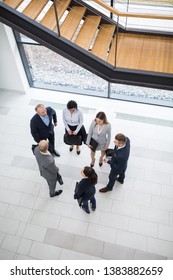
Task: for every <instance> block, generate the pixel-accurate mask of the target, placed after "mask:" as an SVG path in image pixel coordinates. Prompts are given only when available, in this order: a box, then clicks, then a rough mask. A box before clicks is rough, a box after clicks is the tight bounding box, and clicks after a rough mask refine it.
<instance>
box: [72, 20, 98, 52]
mask: <svg viewBox="0 0 173 280" xmlns="http://www.w3.org/2000/svg"><path fill="white" fill-rule="evenodd" d="M100 20H101V17H100V16H93V15H88V16H86V18H85V21H84V23H83V25H82V27H81V29H80V31H79V33H78V36H77V38H76V40H75V42H74V43H75V44H76V45H78V46H80V47H82V48H83V49H85V50H89V47H90V45H91V43H92V40H93V38H94V36H95V34H96V31H97V28H98V26H99V23H100Z"/></svg>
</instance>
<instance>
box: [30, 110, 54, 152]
mask: <svg viewBox="0 0 173 280" xmlns="http://www.w3.org/2000/svg"><path fill="white" fill-rule="evenodd" d="M46 110H47V115H48V117H49V120H50V122H49V125H48V126H47V125H46V124H45V123H44V122H43V120H42V119H41V117H40V116H39V114H35V115H34V116H33V117H32V119H31V122H30V128H31V134H32V136H33V138H34V140H35V142H37V143H39V142H40V141H41V140H47V139H48V140H49V146H50V147H49V150H50V152H52V151H54V150H55V134H54V125H53V123H54V124H55V123H57V116H56V112H55V110H54V109H52V108H51V107H47V108H46Z"/></svg>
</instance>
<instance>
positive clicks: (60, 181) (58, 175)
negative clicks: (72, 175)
mask: <svg viewBox="0 0 173 280" xmlns="http://www.w3.org/2000/svg"><path fill="white" fill-rule="evenodd" d="M57 181H58V183H59V184H60V185H63V184H64V182H63V180H62V177H61V175H60V174H59V173H58V174H57Z"/></svg>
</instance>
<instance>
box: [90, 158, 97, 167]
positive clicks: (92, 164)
mask: <svg viewBox="0 0 173 280" xmlns="http://www.w3.org/2000/svg"><path fill="white" fill-rule="evenodd" d="M95 160H96V159H94V162H93V163H92V162H91V163H90V166H91V167H93V166H94V163H95Z"/></svg>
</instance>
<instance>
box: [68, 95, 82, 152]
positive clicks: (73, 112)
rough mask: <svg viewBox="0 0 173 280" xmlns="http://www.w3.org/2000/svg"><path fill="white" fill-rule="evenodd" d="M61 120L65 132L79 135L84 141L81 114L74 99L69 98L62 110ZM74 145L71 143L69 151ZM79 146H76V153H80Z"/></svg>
mask: <svg viewBox="0 0 173 280" xmlns="http://www.w3.org/2000/svg"><path fill="white" fill-rule="evenodd" d="M63 122H64V126H65V133H68V134H69V135H80V136H81V137H82V141H83V142H84V143H85V141H86V131H85V128H84V126H83V114H82V112H81V111H80V110H79V109H78V105H77V103H76V101H74V100H70V101H69V102H68V103H67V108H65V109H64V110H63ZM73 148H74V145H71V146H70V148H69V151H70V152H72V151H73ZM80 152H81V151H80V147H79V146H76V153H77V154H78V155H79V154H80Z"/></svg>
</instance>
